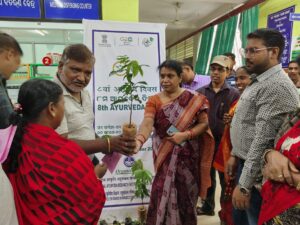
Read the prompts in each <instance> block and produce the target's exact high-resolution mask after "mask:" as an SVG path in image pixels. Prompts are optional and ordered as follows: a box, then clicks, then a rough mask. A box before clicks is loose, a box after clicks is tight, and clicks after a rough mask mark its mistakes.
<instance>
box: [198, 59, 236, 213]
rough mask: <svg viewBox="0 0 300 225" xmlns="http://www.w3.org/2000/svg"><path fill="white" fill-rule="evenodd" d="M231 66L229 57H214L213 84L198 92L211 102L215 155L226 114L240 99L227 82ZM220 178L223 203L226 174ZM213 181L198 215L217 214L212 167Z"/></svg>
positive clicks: (210, 116)
mask: <svg viewBox="0 0 300 225" xmlns="http://www.w3.org/2000/svg"><path fill="white" fill-rule="evenodd" d="M230 66H231V64H230V59H229V58H228V57H227V56H224V55H218V56H216V57H214V58H213V61H212V62H211V64H210V78H211V82H210V83H209V84H208V85H206V86H203V87H201V88H200V89H198V90H197V91H198V92H199V93H201V94H203V95H205V96H206V97H207V99H208V101H209V105H210V108H209V111H208V119H209V127H210V129H211V131H212V133H213V136H214V138H215V153H216V151H217V149H218V146H219V144H220V141H221V138H222V135H223V131H224V122H223V117H224V113H228V111H229V108H230V105H231V104H232V103H233V102H234V101H236V100H237V99H238V98H239V91H238V90H237V89H235V88H233V87H231V86H230V85H228V84H227V82H225V80H226V77H227V76H228V75H229V73H230V69H229V68H230ZM219 178H220V184H221V187H222V191H221V201H222V199H223V198H224V191H225V190H224V186H225V183H224V182H225V181H224V174H223V173H219ZM211 181H212V186H211V187H210V188H209V189H208V191H207V198H206V199H205V200H204V203H203V205H202V207H201V208H200V207H198V208H197V214H198V215H209V216H213V215H214V214H215V212H214V208H215V190H216V171H215V169H214V168H213V167H211Z"/></svg>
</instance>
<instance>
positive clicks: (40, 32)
mask: <svg viewBox="0 0 300 225" xmlns="http://www.w3.org/2000/svg"><path fill="white" fill-rule="evenodd" d="M34 32H35V33H38V34H39V35H42V36H45V34H44V33H43V32H42V31H40V30H34Z"/></svg>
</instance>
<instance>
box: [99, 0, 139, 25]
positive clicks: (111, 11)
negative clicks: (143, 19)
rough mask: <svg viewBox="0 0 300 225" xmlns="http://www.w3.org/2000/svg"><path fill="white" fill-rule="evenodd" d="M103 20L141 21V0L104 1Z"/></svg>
mask: <svg viewBox="0 0 300 225" xmlns="http://www.w3.org/2000/svg"><path fill="white" fill-rule="evenodd" d="M102 19H103V20H114V21H130V22H138V21H139V0H102Z"/></svg>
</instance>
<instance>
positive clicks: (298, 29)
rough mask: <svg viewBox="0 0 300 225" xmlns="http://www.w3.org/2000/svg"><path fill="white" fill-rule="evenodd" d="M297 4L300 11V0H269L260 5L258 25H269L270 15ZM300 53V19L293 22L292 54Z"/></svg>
mask: <svg viewBox="0 0 300 225" xmlns="http://www.w3.org/2000/svg"><path fill="white" fill-rule="evenodd" d="M293 5H295V13H300V1H299V0H267V1H265V2H264V3H261V4H260V5H259V20H258V27H259V28H263V27H266V26H267V21H268V15H270V14H272V13H275V12H278V11H280V10H282V9H285V8H288V7H290V6H293ZM297 55H300V21H294V22H293V31H292V44H291V54H290V56H291V57H292V56H294V57H295V56H297Z"/></svg>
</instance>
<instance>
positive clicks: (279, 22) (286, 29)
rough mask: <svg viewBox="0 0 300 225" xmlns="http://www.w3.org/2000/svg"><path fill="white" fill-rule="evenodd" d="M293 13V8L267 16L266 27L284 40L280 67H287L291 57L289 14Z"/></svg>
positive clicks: (291, 23)
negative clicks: (276, 31) (275, 31)
mask: <svg viewBox="0 0 300 225" xmlns="http://www.w3.org/2000/svg"><path fill="white" fill-rule="evenodd" d="M294 12H295V6H292V7H289V8H285V9H283V10H281V11H278V12H276V13H273V14H270V15H269V16H268V27H269V28H274V29H276V30H278V31H279V32H280V33H281V34H282V35H283V36H284V38H285V46H284V50H283V53H282V57H281V63H282V67H284V68H286V67H288V63H289V61H290V55H291V41H292V39H291V38H292V32H293V22H291V21H290V14H291V13H294Z"/></svg>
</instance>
